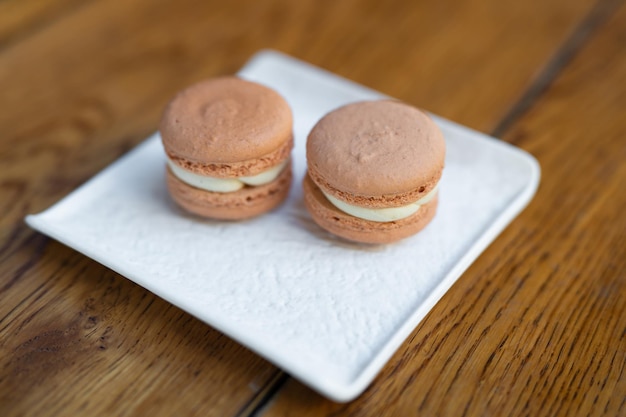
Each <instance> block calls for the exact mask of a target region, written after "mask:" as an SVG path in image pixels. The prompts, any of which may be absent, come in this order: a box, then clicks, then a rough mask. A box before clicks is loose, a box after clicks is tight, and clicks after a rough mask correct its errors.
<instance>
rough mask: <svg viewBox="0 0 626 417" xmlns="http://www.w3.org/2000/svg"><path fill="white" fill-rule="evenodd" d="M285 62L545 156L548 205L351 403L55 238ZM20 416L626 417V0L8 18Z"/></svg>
mask: <svg viewBox="0 0 626 417" xmlns="http://www.w3.org/2000/svg"><path fill="white" fill-rule="evenodd" d="M261 48H275V49H278V50H281V51H284V52H286V53H288V54H291V55H294V56H296V57H298V58H301V59H304V60H306V61H309V62H311V63H313V64H315V65H319V66H321V67H324V68H326V69H329V70H331V71H333V72H336V73H338V74H340V75H343V76H345V77H348V78H350V79H353V80H355V81H357V82H360V83H362V84H365V85H367V86H369V87H372V88H374V89H377V90H380V91H383V92H385V93H387V94H389V95H392V96H395V97H398V98H400V99H403V100H405V101H407V102H410V103H412V104H415V105H418V106H421V107H424V108H426V109H428V110H430V111H433V112H434V113H437V114H440V115H442V116H444V117H447V118H450V119H452V120H455V121H457V122H460V123H463V124H466V125H468V126H471V127H473V128H476V129H479V130H482V131H484V132H487V133H493V134H496V135H498V136H500V137H502V138H503V139H504V140H506V141H508V142H511V143H514V144H516V145H517V146H520V147H521V148H523V149H526V150H528V151H530V152H531V153H533V154H534V155H535V156H536V157H537V158H538V160H539V162H540V164H541V167H542V175H543V177H542V183H541V186H540V189H539V191H538V193H537V195H536V197H535V199H534V200H533V202H532V203H531V204H530V206H529V207H528V208H527V209H526V210H525V211H524V212H523V213H522V214H521V215H520V216H519V217H518V218H517V219H516V220H515V221H514V222H513V223H512V224H511V226H510V227H509V228H508V229H507V230H506V231H505V232H504V233H503V234H502V235H501V236H500V237H499V238H498V239H497V240H496V241H495V242H494V243H493V244H492V245H491V246H490V247H489V248H488V249H487V250H486V251H485V253H484V254H483V255H482V256H481V257H479V259H478V260H477V261H476V262H475V263H474V265H472V267H471V268H470V269H469V270H468V271H467V272H466V273H465V274H464V275H463V276H462V277H461V278H460V279H459V281H458V282H457V283H456V284H455V285H454V286H453V288H452V289H451V290H450V291H449V292H448V293H447V294H446V296H445V297H444V298H443V299H442V300H441V301H440V302H439V303H438V304H437V305H436V306H435V308H434V309H433V310H432V312H431V313H430V314H429V316H428V317H427V318H426V319H425V320H424V321H423V322H422V323H421V324H420V325H419V326H418V327H417V328H416V329H415V331H414V332H413V334H412V335H411V337H410V338H409V339H408V340H407V341H406V342H405V343H404V344H403V345H402V347H401V348H400V349H399V350H398V352H397V353H396V354H395V355H394V357H393V358H392V359H391V361H390V362H389V363H388V364H387V365H386V366H385V368H384V369H383V371H382V372H381V374H380V375H379V376H378V377H377V378H376V380H375V381H374V383H373V384H372V386H371V387H370V388H369V389H368V390H367V391H366V392H365V393H364V394H363V395H362V396H361V397H359V398H358V399H356V400H355V401H353V402H351V403H348V404H335V403H332V402H331V401H328V400H326V399H324V398H322V397H321V396H319V395H318V394H316V393H314V392H313V391H311V390H310V389H308V388H307V387H305V386H303V385H301V384H300V383H299V382H297V381H295V380H293V379H291V378H290V377H289V376H288V375H286V374H284V373H283V372H282V371H280V370H279V369H277V368H276V367H274V366H273V365H271V364H269V363H268V362H266V361H265V360H263V359H261V358H260V357H258V356H256V355H255V354H253V353H251V352H249V351H248V350H246V349H245V348H243V347H241V346H239V345H238V344H237V343H235V342H233V341H231V340H229V339H228V338H227V337H225V336H223V335H221V334H220V333H219V332H217V331H215V330H213V329H211V328H210V327H209V326H207V325H205V324H203V323H201V322H199V321H198V320H196V319H194V318H193V317H191V316H189V315H188V314H186V313H185V312H183V311H181V310H179V309H178V308H176V307H173V306H172V305H170V304H168V303H167V302H165V301H163V300H161V299H159V298H157V297H155V296H154V295H152V294H151V293H149V292H147V291H145V290H144V289H142V288H140V287H138V286H136V285H134V284H132V283H131V282H129V281H128V280H126V279H124V278H123V277H121V276H119V275H117V274H116V273H114V272H112V271H110V270H108V269H107V268H105V267H103V266H101V265H99V264H97V263H95V262H94V261H92V260H90V259H89V258H86V257H85V256H83V255H81V254H78V253H77V252H75V251H73V250H71V249H68V248H67V247H65V246H63V245H61V244H59V243H57V242H55V241H53V240H51V239H49V238H47V237H45V236H43V235H41V234H39V233H36V232H34V231H32V230H30V229H29V228H27V227H26V226H25V225H24V223H23V217H24V216H25V215H26V214H28V213H34V212H38V211H41V210H43V209H45V208H47V207H48V206H50V205H51V204H53V203H54V202H55V201H58V200H59V199H61V198H62V197H63V196H65V195H66V194H67V193H69V192H70V191H71V190H73V189H74V188H76V187H77V186H78V185H80V184H81V183H82V182H84V181H85V180H87V179H88V178H89V177H91V176H92V175H94V174H95V173H97V172H98V171H99V170H100V169H102V168H103V167H105V166H106V165H108V164H109V163H111V162H112V161H114V160H115V159H116V158H118V157H119V156H120V155H122V154H123V153H124V152H126V151H127V150H129V149H130V148H132V147H133V146H134V145H136V144H137V143H139V142H140V141H141V140H142V139H144V138H145V137H146V136H147V135H148V134H150V133H151V132H152V131H154V130H155V129H156V126H157V121H158V118H159V115H160V111H161V110H162V108H163V105H164V104H165V102H166V101H167V100H168V98H169V97H170V96H171V95H172V94H173V93H174V92H175V91H177V90H178V89H180V88H181V87H183V86H185V85H187V84H189V83H191V82H194V81H196V80H198V79H201V78H203V77H208V76H214V75H219V74H228V73H233V72H236V71H237V69H238V68H240V67H241V66H242V65H243V64H244V63H245V61H246V59H247V58H248V57H249V56H250V55H252V54H253V53H254V52H255V51H257V50H259V49H261ZM0 110H1V111H0V167H1V170H0V265H1V267H0V415H2V416H18V415H33V416H46V415H55V416H56V415H90V416H91V415H146V414H150V415H154V416H157V415H164V416H165V415H181V416H183V415H215V416H249V415H258V416H291V415H293V416H330V415H332V416H340V415H350V416H355V415H367V416H381V415H389V416H400V415H428V416H433V415H443V416H448V415H450V416H458V415H468V416H484V415H529V416H537V415H593V416H596V415H607V416H624V415H626V369H625V368H626V214H624V207H626V116H625V114H626V1H618V0H597V1H592V0H554V1H550V2H545V1H541V0H532V1H526V2H519V1H513V0H506V1H503V0H468V1H464V2H457V1H453V0H446V1H438V2H427V1H408V0H404V1H392V2H378V1H373V0H364V1H355V0H349V1H342V2H336V1H313V0H306V1H298V2H291V1H287V0H282V1H273V2H271V1H252V0H249V1H232V2H209V1H199V0H198V1H190V0H179V1H173V0H158V1H155V0H136V1H103V0H89V1H77V0H50V1H44V0H28V1H24V0H4V1H0Z"/></svg>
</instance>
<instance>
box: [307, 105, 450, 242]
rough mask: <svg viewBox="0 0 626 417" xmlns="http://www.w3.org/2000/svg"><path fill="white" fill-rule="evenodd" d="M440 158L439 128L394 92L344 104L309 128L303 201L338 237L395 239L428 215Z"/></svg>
mask: <svg viewBox="0 0 626 417" xmlns="http://www.w3.org/2000/svg"><path fill="white" fill-rule="evenodd" d="M444 158H445V141H444V138H443V135H442V133H441V131H440V130H439V128H438V127H437V126H436V124H435V123H434V122H433V120H432V119H431V118H430V117H429V116H428V115H427V114H425V113H424V112H422V111H420V110H418V109H416V108H415V107H412V106H409V105H407V104H404V103H401V102H398V101H393V100H380V101H366V102H359V103H353V104H349V105H346V106H343V107H341V108H339V109H336V110H334V111H332V112H330V113H328V114H327V115H326V116H324V117H323V118H322V119H321V120H320V121H319V122H318V123H317V124H316V125H315V127H314V128H313V129H312V130H311V133H310V134H309V137H308V139H307V164H308V172H307V176H306V177H305V180H304V188H305V203H306V205H307V208H308V209H309V211H310V212H311V214H312V217H313V219H314V220H315V221H316V222H317V223H318V224H320V226H322V227H323V228H325V229H327V230H329V231H330V232H332V233H334V234H337V235H339V236H342V237H344V238H347V239H350V240H355V241H360V242H367V243H387V242H392V241H395V240H399V239H402V238H404V237H407V236H410V235H412V234H414V233H417V231H419V230H421V229H422V228H423V227H424V226H425V225H426V224H428V222H430V220H431V219H432V218H433V216H434V213H435V211H436V206H437V200H438V199H437V190H438V183H439V179H440V178H441V174H442V171H443V166H444Z"/></svg>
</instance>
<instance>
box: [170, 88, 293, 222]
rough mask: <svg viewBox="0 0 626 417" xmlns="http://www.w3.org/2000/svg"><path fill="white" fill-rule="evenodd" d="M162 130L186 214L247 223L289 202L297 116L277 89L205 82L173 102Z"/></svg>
mask: <svg viewBox="0 0 626 417" xmlns="http://www.w3.org/2000/svg"><path fill="white" fill-rule="evenodd" d="M159 130H160V134H161V139H162V142H163V147H164V149H165V153H166V154H167V169H166V183H167V188H168V191H169V193H170V195H171V196H172V199H173V200H174V201H175V202H176V203H177V204H178V205H179V206H180V207H182V208H183V209H185V210H187V211H189V212H191V213H194V214H197V215H200V216H204V217H209V218H214V219H225V220H240V219H247V218H251V217H254V216H258V215H260V214H262V213H265V212H267V211H269V210H272V209H273V208H275V207H277V206H278V205H280V204H281V203H282V202H283V201H284V200H285V198H286V197H287V194H288V192H289V188H290V184H291V177H292V174H291V160H290V155H291V150H292V148H293V116H292V113H291V109H290V108H289V105H288V104H287V102H286V101H285V100H284V99H283V98H282V97H281V96H280V95H279V94H278V93H277V92H276V91H274V90H272V89H270V88H268V87H265V86H263V85H260V84H257V83H254V82H250V81H245V80H242V79H240V78H237V77H221V78H214V79H209V80H206V81H202V82H200V83H198V84H195V85H192V86H191V87H189V88H187V89H185V90H183V91H181V92H179V93H178V94H177V95H176V96H175V97H174V98H173V99H172V100H171V101H170V102H169V104H168V105H167V106H166V108H165V111H164V112H163V116H162V118H161V123H160V127H159Z"/></svg>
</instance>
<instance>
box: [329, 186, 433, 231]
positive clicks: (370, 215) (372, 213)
mask: <svg viewBox="0 0 626 417" xmlns="http://www.w3.org/2000/svg"><path fill="white" fill-rule="evenodd" d="M438 188H439V184H437V185H436V186H435V188H433V189H432V190H430V191H429V192H428V194H426V195H425V196H424V197H422V198H420V199H419V200H417V201H416V202H414V203H411V204H407V205H406V206H400V207H387V208H377V209H371V208H365V207H359V206H355V205H352V204H348V203H346V202H344V201H341V200H339V199H337V198H335V197H333V196H332V195H330V194H327V193H325V192H324V190H322V193H323V194H324V195H325V196H326V198H327V199H328V201H330V203H331V204H332V205H333V206H335V207H337V208H338V209H339V210H341V211H343V212H344V213H346V214H349V215H351V216H354V217H358V218H359V219H363V220H370V221H373V222H380V223H383V222H392V221H395V220H400V219H404V218H406V217H409V216H411V215H413V214H415V213H417V211H418V210H419V209H420V207H421V206H423V205H424V204H426V203H428V202H429V201H430V200H432V199H433V198H434V197H435V195H436V194H437V189H438Z"/></svg>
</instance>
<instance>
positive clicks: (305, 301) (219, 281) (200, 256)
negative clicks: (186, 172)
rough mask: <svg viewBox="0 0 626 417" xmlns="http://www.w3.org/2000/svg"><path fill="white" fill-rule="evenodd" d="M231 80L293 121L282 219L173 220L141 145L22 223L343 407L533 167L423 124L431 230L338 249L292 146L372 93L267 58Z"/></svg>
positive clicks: (518, 156)
mask: <svg viewBox="0 0 626 417" xmlns="http://www.w3.org/2000/svg"><path fill="white" fill-rule="evenodd" d="M240 75H241V76H242V77H244V78H247V79H250V80H255V81H258V82H260V83H263V84H266V85H268V86H270V87H272V88H275V89H276V90H278V91H279V92H280V93H281V94H282V95H283V96H284V97H285V98H286V99H287V101H288V102H289V104H290V105H291V106H292V109H293V112H294V115H295V136H296V148H295V150H294V172H295V176H294V183H293V186H292V190H291V194H290V197H289V199H288V201H287V203H286V204H285V205H284V206H282V208H280V209H279V210H276V211H274V212H272V213H270V214H268V215H265V216H263V217H261V218H257V219H254V220H250V221H246V222H240V223H220V222H216V221H207V220H200V219H198V218H194V217H192V216H188V215H186V214H184V213H183V212H181V211H180V210H179V209H178V208H177V207H176V206H175V205H174V204H173V203H172V202H171V200H170V199H169V198H168V195H167V192H166V190H165V185H164V168H165V159H164V154H163V149H162V147H161V144H160V140H159V138H158V135H154V136H152V137H150V138H148V139H147V140H146V141H145V142H144V143H143V144H141V145H139V146H138V147H137V148H135V149H134V150H132V151H131V152H129V153H128V154H127V155H125V156H124V157H122V158H120V159H119V160H118V161H117V162H115V163H113V164H112V165H111V166H109V167H108V168H107V169H105V170H104V171H102V172H101V173H99V174H98V175H97V176H95V177H94V178H93V179H91V180H90V181H89V182H87V183H86V184H84V185H83V186H82V187H80V188H79V189H77V190H76V191H74V192H73V193H71V194H70V195H68V196H67V197H65V198H64V199H63V200H61V201H60V202H59V203H57V204H56V205H54V206H53V207H51V208H50V209H48V210H46V211H45V212H43V213H41V214H38V215H31V216H28V217H27V219H26V220H27V222H28V224H29V225H30V226H31V227H33V228H35V229H37V230H39V231H41V232H43V233H45V234H47V235H49V236H51V237H53V238H55V239H57V240H59V241H61V242H63V243H64V244H66V245H68V246H70V247H72V248H74V249H76V250H77V251H79V252H82V253H84V254H85V255H87V256H89V257H91V258H93V259H95V260H96V261H98V262H100V263H102V264H104V265H106V266H107V267H109V268H111V269H113V270H115V271H117V272H118V273H120V274H122V275H123V276H125V277H127V278H128V279H130V280H132V281H134V282H136V283H137V284H139V285H141V286H143V287H145V288H147V289H148V290H150V291H152V292H153V293H155V294H157V295H159V296H160V297H162V298H164V299H166V300H168V301H169V302H171V303H173V304H175V305H177V306H178V307H180V308H182V309H184V310H186V311H188V312H189V313H191V314H193V315H194V316H196V317H198V318H199V319H201V320H203V321H205V322H206V323H208V324H210V325H211V326H213V327H214V328H216V329H218V330H220V331H222V332H224V333H225V334H227V335H229V336H230V337H232V338H233V339H235V340H237V341H239V342H240V343H242V344H244V345H245V346H248V347H249V348H250V349H252V350H254V351H255V352H257V353H258V354H260V355H262V356H263V357H265V358H267V359H268V360H270V361H271V362H273V363H274V364H276V365H277V366H279V367H281V368H282V369H284V370H285V371H287V372H288V373H290V374H291V375H293V376H294V377H296V378H298V379H299V380H301V381H302V382H304V383H306V384H308V385H309V386H311V387H312V388H314V389H316V390H317V391H319V392H321V393H322V394H324V395H326V396H328V397H330V398H331V399H334V400H336V401H348V400H350V399H352V398H354V397H356V396H357V395H359V394H360V393H361V392H362V391H363V390H364V389H365V388H366V387H367V385H368V384H369V383H370V382H371V381H372V379H373V378H374V377H375V376H376V374H377V373H378V372H379V371H380V369H381V368H382V366H383V365H384V364H385V362H386V361H387V360H388V359H389V357H390V356H391V355H392V354H393V352H394V351H395V350H396V349H397V348H398V346H399V345H400V344H401V343H402V341H403V340H404V339H405V338H406V337H407V336H408V335H409V333H410V332H411V331H412V329H414V328H415V326H416V325H417V324H418V323H419V321H420V320H421V319H422V318H424V316H425V315H426V314H427V313H428V311H429V310H430V309H431V308H432V306H433V305H434V304H435V303H436V302H437V300H439V299H440V298H441V296H442V295H443V294H444V293H445V292H446V291H447V289H448V288H449V287H450V286H451V285H452V284H453V283H454V282H455V281H456V279H457V278H458V277H459V276H460V275H461V274H462V273H463V271H464V270H465V269H466V268H467V267H468V266H469V265H470V264H471V262H472V261H473V260H474V259H476V257H477V256H478V255H479V254H480V253H481V252H482V251H483V250H484V248H485V247H486V246H487V245H488V244H489V243H490V242H491V241H492V240H493V239H494V238H495V237H496V236H497V235H498V233H500V232H501V231H502V229H504V227H506V225H507V224H508V223H509V222H510V221H511V220H512V219H513V218H514V217H515V216H516V215H517V214H518V213H519V212H520V211H521V210H522V209H523V208H524V207H525V205H526V204H527V203H528V202H529V201H530V199H531V198H532V196H533V194H534V192H535V190H536V187H537V185H538V182H539V167H538V165H537V163H536V161H535V159H534V158H532V157H531V156H529V155H528V154H527V153H525V152H523V151H521V150H519V149H517V148H514V147H512V146H510V145H508V144H506V143H503V142H500V141H497V140H495V139H492V138H489V137H487V136H485V135H483V134H480V133H477V132H475V131H472V130H469V129H467V128H464V127H462V126H459V125H456V124H454V123H451V122H449V121H446V120H443V119H440V118H435V120H436V122H437V123H438V124H439V126H440V127H441V129H442V130H443V132H444V135H445V137H446V142H447V146H448V151H447V152H448V153H447V158H446V168H445V170H444V174H443V178H442V182H441V186H440V202H439V211H438V214H437V216H436V217H435V219H434V221H433V222H432V223H431V224H430V225H429V226H428V227H427V228H426V229H425V230H424V231H423V232H422V233H420V234H418V235H417V236H414V237H412V238H409V239H406V240H404V241H402V242H400V243H397V244H392V245H387V246H378V247H369V246H362V245H358V244H350V243H346V242H344V241H341V240H338V239H335V238H333V237H332V236H330V235H328V234H326V233H325V232H323V231H322V230H321V229H319V228H318V227H317V226H316V225H315V224H314V223H313V222H312V220H311V219H310V217H309V215H308V214H307V212H306V210H305V209H304V205H303V202H302V192H301V186H300V184H301V181H302V177H303V174H304V170H305V166H306V165H305V164H306V161H305V141H306V135H307V133H308V131H309V130H310V128H311V127H312V126H313V125H314V124H315V122H316V121H317V120H318V119H319V118H320V117H321V116H322V115H323V114H325V113H326V112H327V111H329V110H331V109H333V108H336V107H338V106H340V105H343V104H346V103H348V102H352V101H358V100H364V99H375V98H381V97H383V96H382V95H381V94H380V93H377V92H375V91H372V90H369V89H367V88H364V87H362V86H359V85H357V84H354V83H352V82H350V81H347V80H345V79H341V78H339V77H337V76H335V75H332V74H330V73H328V72H326V71H323V70H320V69H318V68H315V67H312V66H310V65H308V64H305V63H302V62H300V61H296V60H294V59H293V58H289V57H287V56H285V55H282V54H279V53H276V52H272V51H263V52H260V53H259V54H257V55H256V56H255V57H253V58H252V59H251V60H250V62H249V63H248V64H247V65H246V66H245V67H244V68H243V69H242V70H241V71H240Z"/></svg>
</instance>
